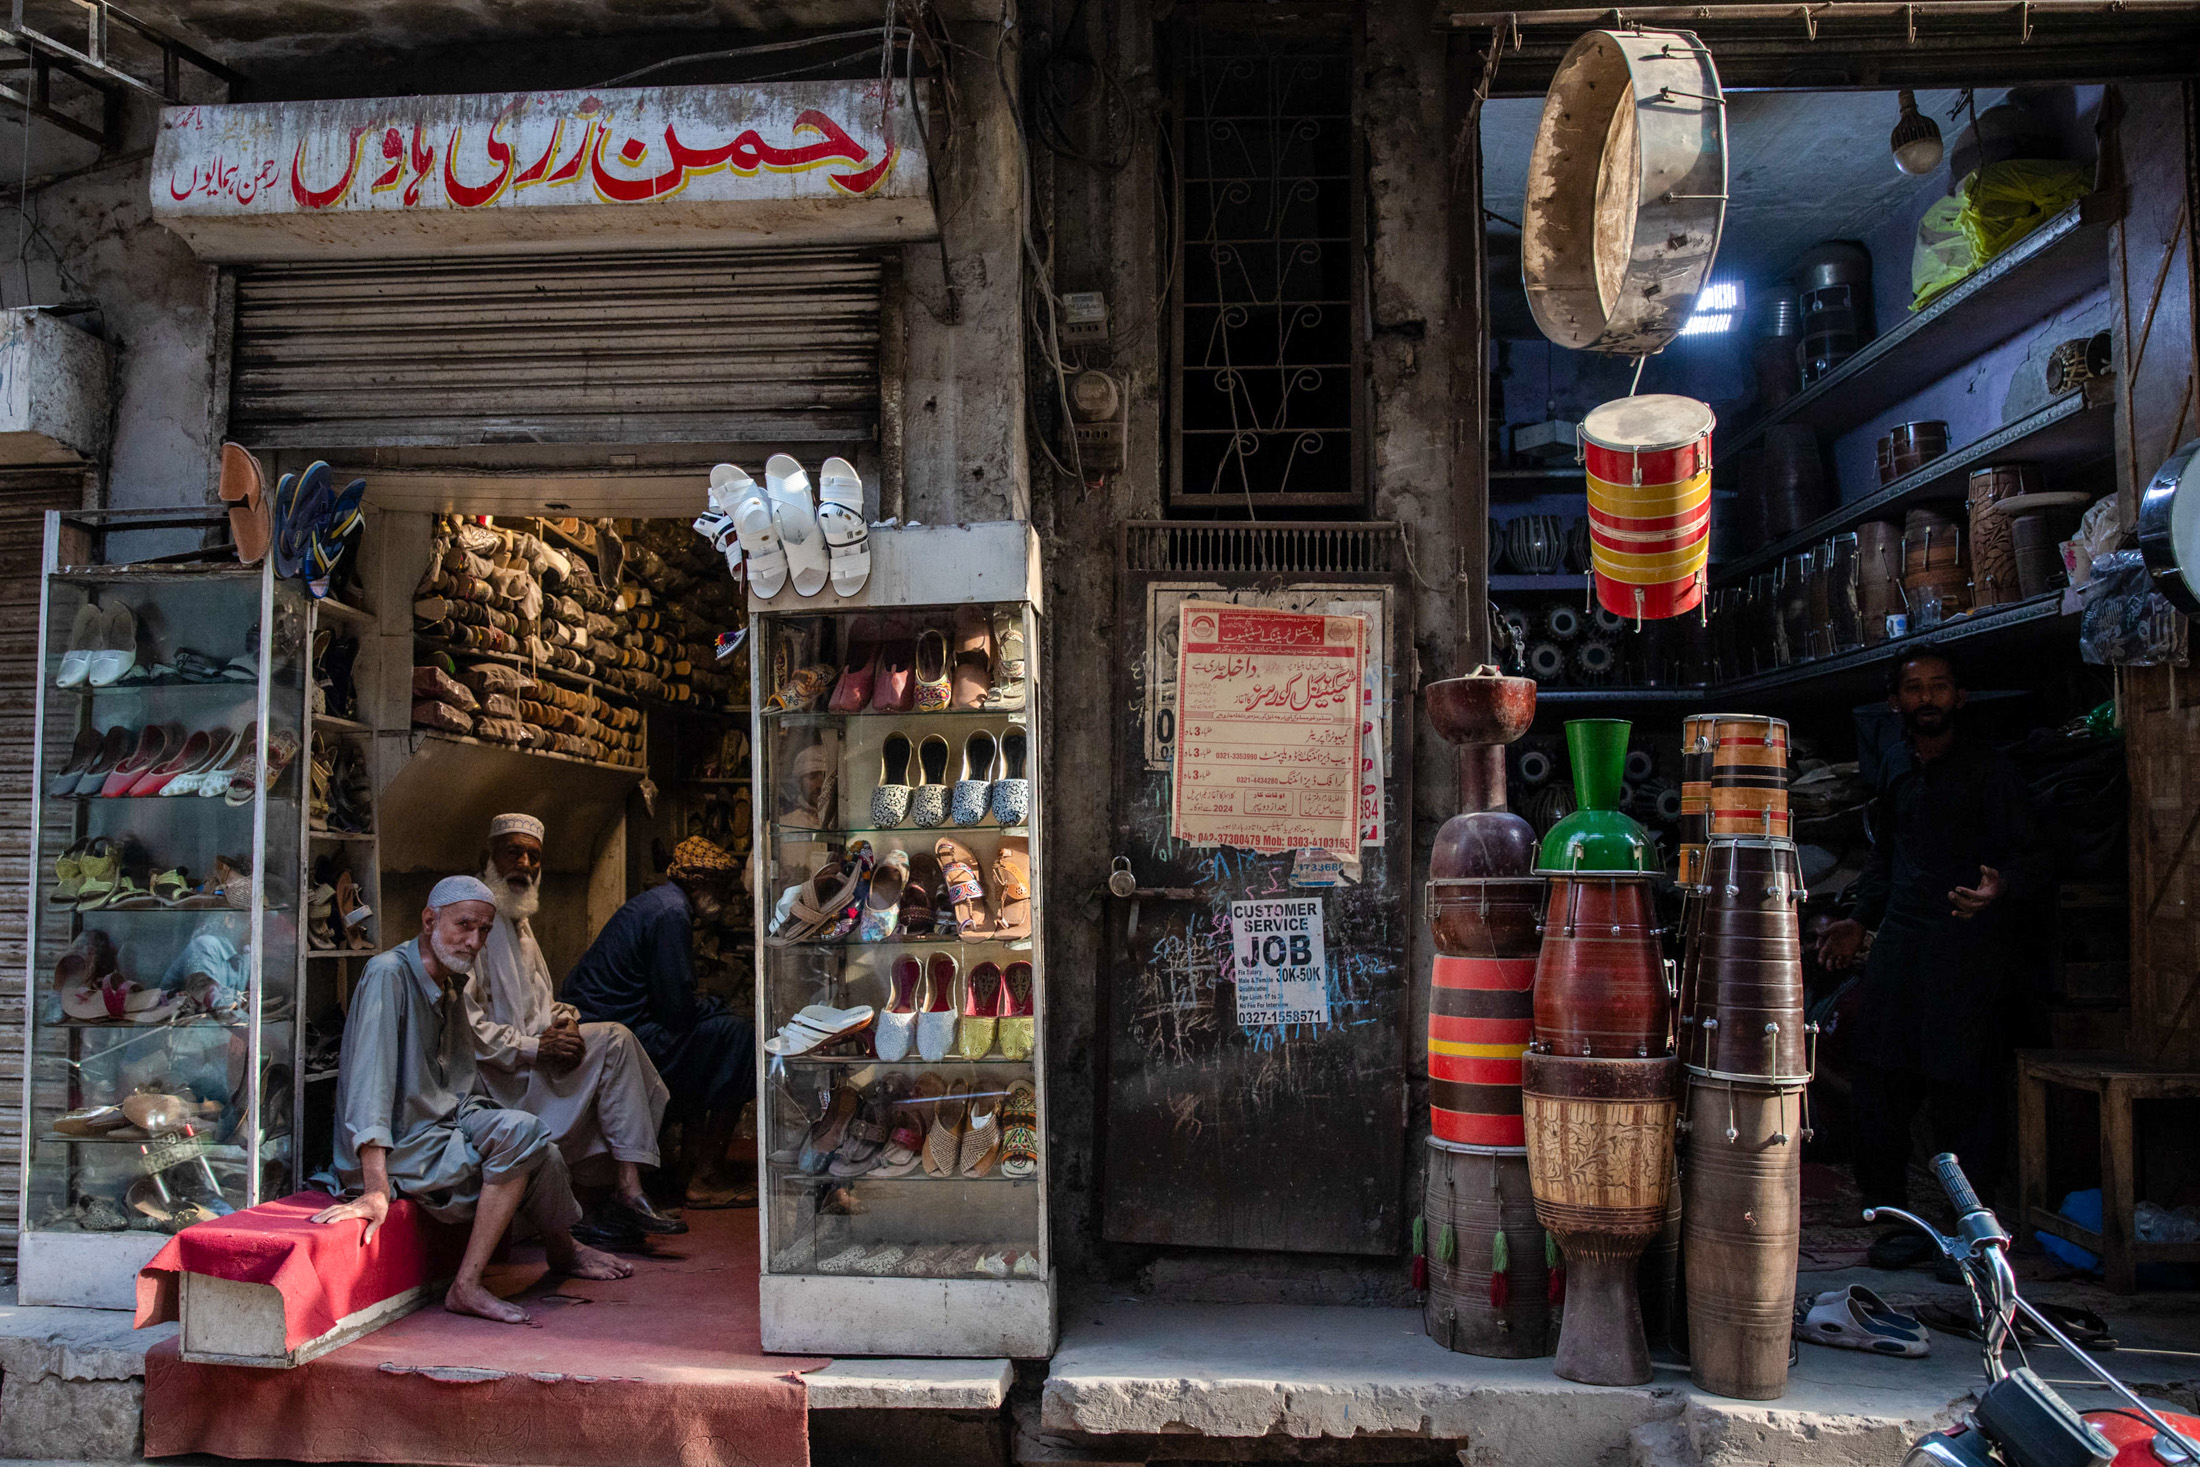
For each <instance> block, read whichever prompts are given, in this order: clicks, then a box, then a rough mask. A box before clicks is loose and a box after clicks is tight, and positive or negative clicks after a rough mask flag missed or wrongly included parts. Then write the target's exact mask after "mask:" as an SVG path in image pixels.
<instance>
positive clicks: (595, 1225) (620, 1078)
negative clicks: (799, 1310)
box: [466, 814, 688, 1246]
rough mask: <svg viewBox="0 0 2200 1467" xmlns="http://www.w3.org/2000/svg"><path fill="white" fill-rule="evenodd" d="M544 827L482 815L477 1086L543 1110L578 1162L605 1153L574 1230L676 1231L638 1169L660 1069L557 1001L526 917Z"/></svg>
mask: <svg viewBox="0 0 2200 1467" xmlns="http://www.w3.org/2000/svg"><path fill="white" fill-rule="evenodd" d="M544 834H545V831H544V827H543V823H542V822H541V821H540V820H537V819H536V818H535V817H534V816H532V815H518V814H511V815H499V816H497V817H496V818H495V819H494V820H492V821H490V822H489V850H488V859H487V864H486V865H485V866H484V868H483V870H482V873H481V879H482V881H483V882H484V883H486V884H487V885H488V887H489V889H490V891H491V892H493V893H494V894H495V896H496V906H497V915H496V924H495V925H494V926H493V927H492V928H491V929H490V931H489V936H488V940H487V941H486V942H485V943H483V944H482V949H481V956H480V957H479V958H478V959H477V960H476V961H475V963H474V971H473V976H472V978H471V980H469V981H468V983H467V984H466V1016H467V1019H468V1021H469V1022H470V1023H471V1024H472V1026H473V1034H474V1058H475V1060H476V1062H477V1063H478V1064H479V1066H480V1070H481V1088H482V1089H483V1090H485V1091H487V1092H488V1094H489V1096H490V1098H491V1099H493V1100H495V1101H496V1103H497V1104H498V1105H501V1106H505V1107H507V1108H509V1109H512V1110H523V1111H526V1112H527V1113H528V1114H530V1115H535V1116H540V1117H541V1118H542V1120H543V1122H544V1124H546V1125H547V1126H548V1127H549V1128H550V1134H551V1136H552V1138H553V1139H555V1140H556V1142H557V1145H558V1149H559V1150H560V1151H561V1152H563V1153H564V1154H565V1159H566V1162H567V1163H568V1164H569V1165H571V1166H573V1167H574V1168H575V1169H576V1170H578V1169H580V1168H581V1166H582V1164H583V1163H585V1162H587V1161H589V1160H590V1159H591V1158H599V1157H604V1156H609V1157H610V1158H611V1160H612V1161H613V1162H615V1163H616V1164H617V1168H618V1185H617V1189H616V1191H615V1193H614V1195H613V1196H612V1197H611V1198H610V1200H608V1201H606V1202H605V1203H604V1204H603V1205H602V1206H601V1207H599V1208H597V1209H596V1211H595V1212H594V1213H593V1214H592V1215H591V1216H590V1217H589V1218H587V1219H586V1220H585V1221H584V1222H583V1223H582V1224H581V1225H580V1227H579V1228H578V1229H576V1232H577V1234H578V1235H579V1236H580V1237H582V1238H584V1239H586V1240H587V1241H589V1242H591V1243H597V1244H599V1245H607V1246H608V1245H612V1244H616V1243H632V1242H639V1241H640V1237H639V1235H641V1234H648V1233H684V1232H686V1231H687V1230H688V1229H687V1224H686V1223H684V1222H682V1221H681V1220H680V1219H678V1218H676V1217H671V1216H668V1215H667V1214H665V1213H663V1212H660V1211H659V1210H658V1209H657V1207H656V1206H655V1204H653V1203H652V1202H651V1201H650V1200H649V1198H648V1196H647V1195H646V1194H645V1193H644V1192H643V1191H642V1168H643V1167H645V1166H647V1167H654V1166H656V1165H657V1131H658V1128H659V1127H660V1126H661V1125H662V1124H663V1122H664V1117H665V1102H666V1099H667V1096H668V1092H667V1091H666V1089H665V1083H664V1081H663V1080H662V1079H660V1078H658V1075H657V1067H656V1066H655V1065H653V1064H651V1063H650V1060H649V1055H648V1053H647V1052H645V1051H644V1050H643V1048H642V1046H641V1042H640V1041H639V1040H637V1039H636V1038H635V1037H634V1033H633V1031H632V1030H630V1029H628V1028H627V1027H626V1025H624V1024H583V1023H581V1022H580V1015H579V1013H578V1011H576V1010H575V1009H574V1008H573V1007H572V1005H570V1004H563V1003H558V1002H556V1001H555V990H554V989H553V988H552V986H551V982H550V969H549V965H548V964H547V963H545V962H544V961H543V956H542V948H541V947H540V946H539V945H538V944H537V943H536V941H535V933H534V928H533V926H532V924H531V919H532V918H533V917H534V915H535V912H536V910H537V909H538V908H539V907H540V905H541V903H542V847H543V837H544Z"/></svg>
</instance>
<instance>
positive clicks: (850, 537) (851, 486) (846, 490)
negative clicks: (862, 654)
mask: <svg viewBox="0 0 2200 1467" xmlns="http://www.w3.org/2000/svg"><path fill="white" fill-rule="evenodd" d="M769 472H770V471H769V470H768V469H767V470H766V473H767V474H768V473H769ZM817 527H818V531H819V533H820V534H822V535H823V536H824V538H825V552H826V567H827V569H828V570H829V571H830V572H831V574H832V578H833V589H834V590H835V591H838V592H839V593H840V594H841V595H843V596H853V595H855V594H856V593H857V592H858V591H861V590H862V589H863V583H864V582H865V581H868V580H869V579H870V578H871V531H870V527H869V526H868V525H867V524H866V523H865V522H864V518H863V479H862V476H861V475H859V474H857V473H856V468H855V465H854V464H851V463H849V462H848V460H846V459H844V458H829V459H827V460H825V466H824V467H823V468H821V469H819V470H818V473H817Z"/></svg>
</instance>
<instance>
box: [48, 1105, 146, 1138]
mask: <svg viewBox="0 0 2200 1467" xmlns="http://www.w3.org/2000/svg"><path fill="white" fill-rule="evenodd" d="M129 1124H130V1118H129V1117H128V1116H126V1115H124V1114H123V1113H122V1107H121V1106H119V1105H84V1106H79V1107H77V1108H76V1109H75V1110H72V1111H70V1112H68V1113H67V1114H66V1115H59V1116H55V1117H54V1122H53V1129H54V1133H55V1134H56V1135H61V1136H104V1135H106V1134H107V1133H108V1132H109V1131H119V1130H121V1129H122V1128H123V1127H124V1126H127V1125H129Z"/></svg>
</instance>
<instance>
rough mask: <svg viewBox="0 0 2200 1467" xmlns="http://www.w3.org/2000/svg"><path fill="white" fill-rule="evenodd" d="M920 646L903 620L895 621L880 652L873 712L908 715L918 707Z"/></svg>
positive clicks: (891, 623) (892, 622)
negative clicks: (911, 636) (910, 636)
mask: <svg viewBox="0 0 2200 1467" xmlns="http://www.w3.org/2000/svg"><path fill="white" fill-rule="evenodd" d="M916 662H917V644H916V643H915V642H913V641H911V640H910V638H909V628H908V625H907V623H906V622H904V621H903V620H902V619H901V618H900V617H894V618H891V619H890V620H889V621H888V623H887V627H886V641H885V644H884V646H883V647H882V648H881V649H880V651H879V659H878V682H877V684H876V685H875V686H873V688H872V689H871V711H872V712H873V713H907V712H909V711H910V709H912V708H914V707H916V702H917V685H916Z"/></svg>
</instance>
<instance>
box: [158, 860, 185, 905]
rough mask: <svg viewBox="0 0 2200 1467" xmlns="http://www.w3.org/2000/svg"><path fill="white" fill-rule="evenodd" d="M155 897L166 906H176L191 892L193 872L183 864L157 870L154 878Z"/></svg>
mask: <svg viewBox="0 0 2200 1467" xmlns="http://www.w3.org/2000/svg"><path fill="white" fill-rule="evenodd" d="M152 892H153V899H154V900H155V901H156V902H158V903H159V904H160V905H161V906H164V907H176V906H181V905H182V904H183V899H184V898H185V897H187V896H189V895H190V894H191V873H190V872H188V871H186V870H184V869H183V868H182V867H181V866H171V867H170V868H169V869H168V870H166V871H161V872H156V873H155V874H154V876H153V880H152Z"/></svg>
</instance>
